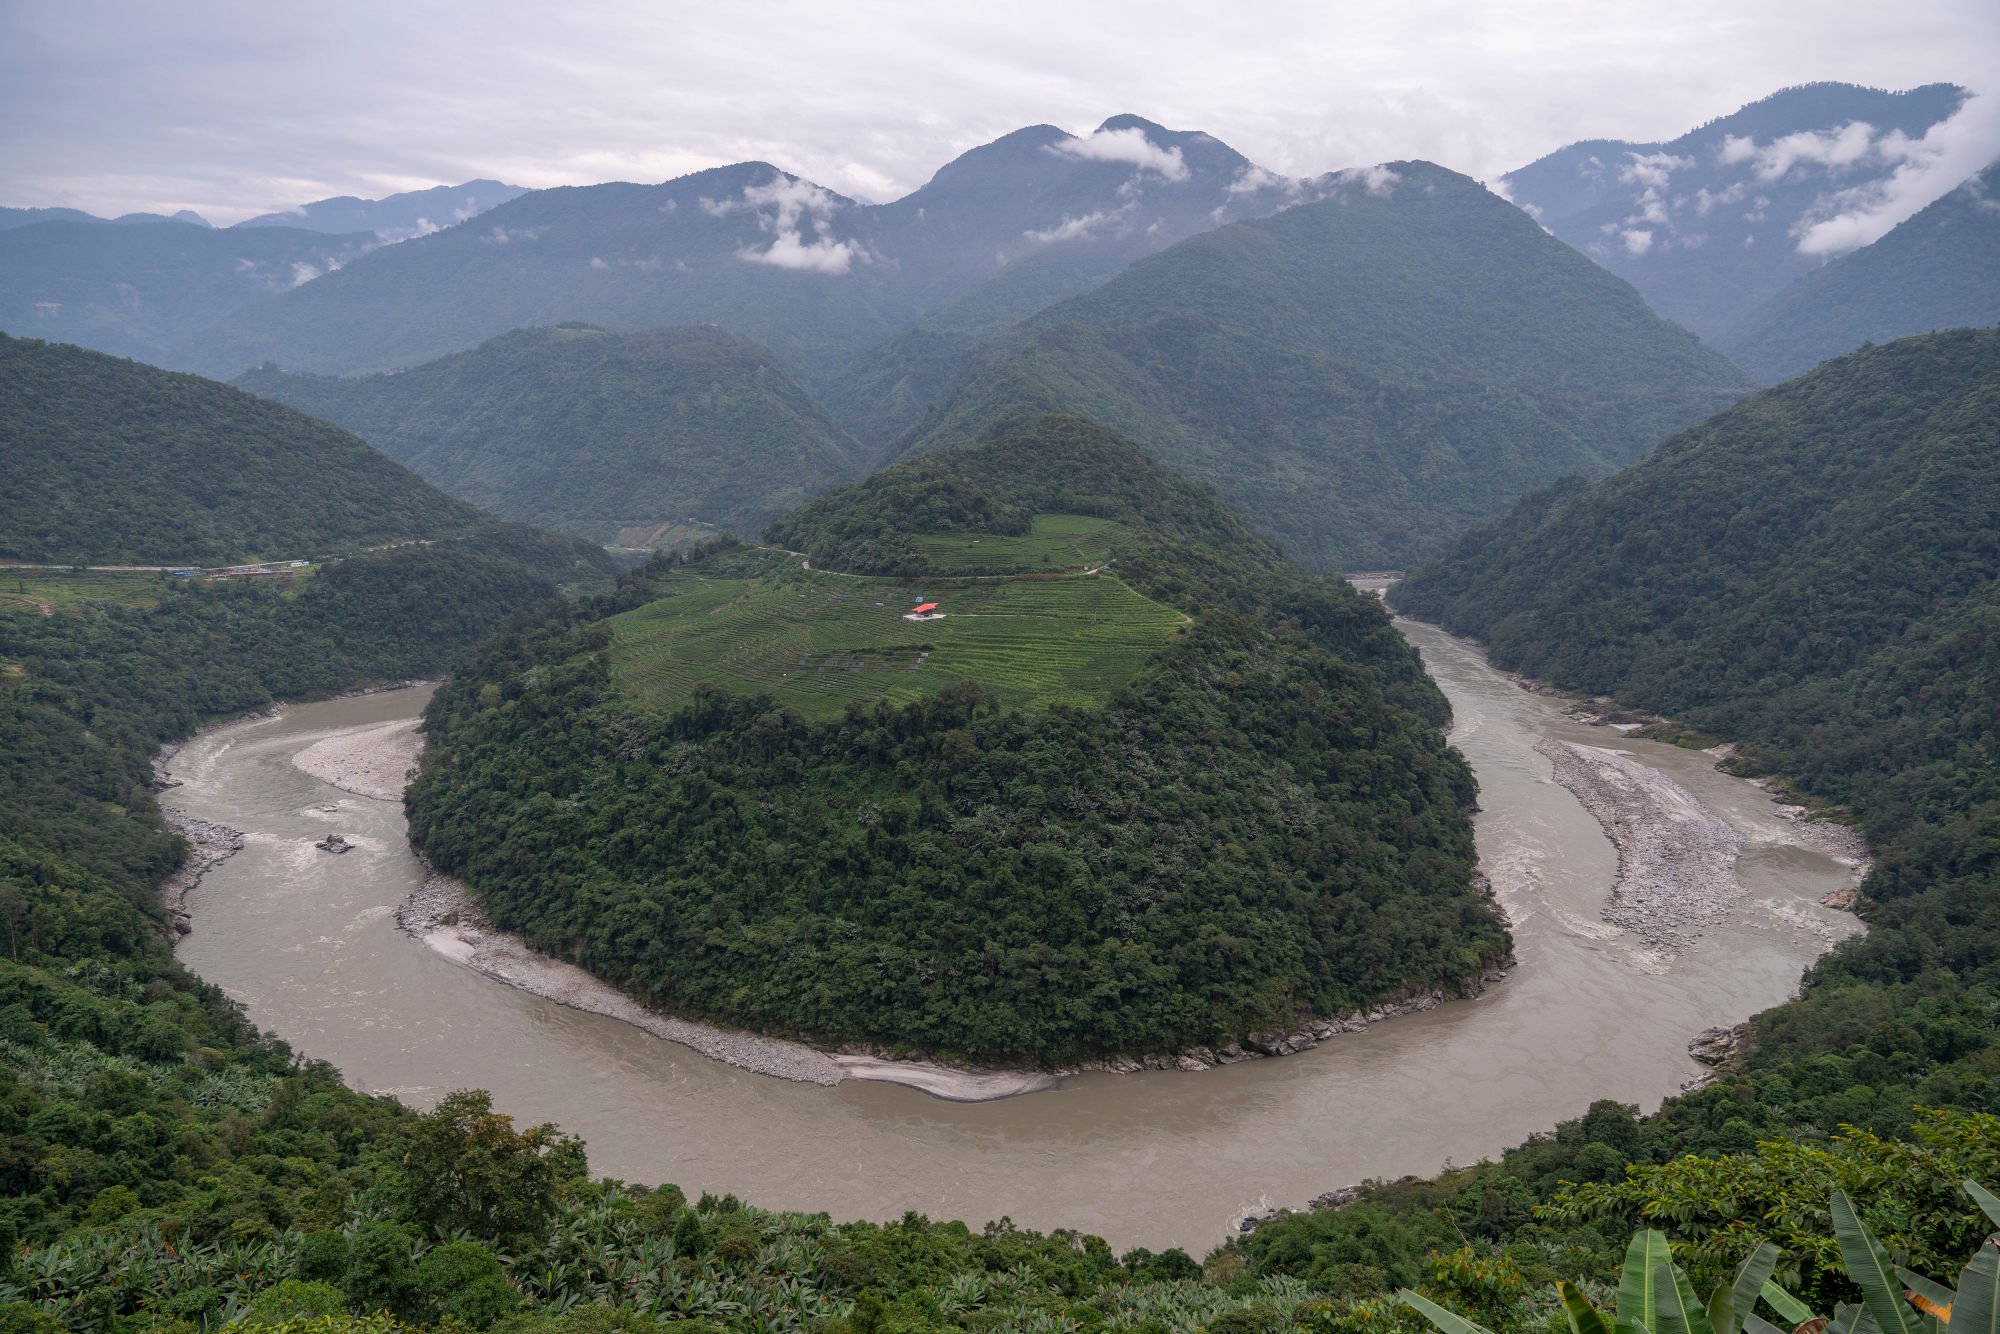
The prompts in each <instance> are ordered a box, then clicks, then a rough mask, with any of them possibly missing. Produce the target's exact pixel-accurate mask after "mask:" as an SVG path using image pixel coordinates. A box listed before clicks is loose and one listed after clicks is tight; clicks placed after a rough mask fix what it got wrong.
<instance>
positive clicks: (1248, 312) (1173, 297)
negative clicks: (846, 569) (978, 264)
mask: <svg viewBox="0 0 2000 1334" xmlns="http://www.w3.org/2000/svg"><path fill="white" fill-rule="evenodd" d="M1387 171H1388V172H1389V173H1391V176H1385V177H1378V178H1377V180H1378V188H1376V189H1370V188H1368V187H1367V186H1366V185H1365V184H1364V183H1363V182H1362V181H1361V180H1360V179H1351V180H1342V179H1339V178H1330V179H1329V182H1328V183H1327V184H1326V185H1325V187H1324V188H1326V189H1327V190H1328V191H1329V197H1328V198H1325V199H1323V200H1321V201H1320V202H1317V203H1312V204H1306V205H1302V206H1300V207H1297V208H1293V209H1290V210H1287V211H1286V212H1284V213H1280V214H1278V215H1276V216H1275V217H1271V218H1266V219H1262V220H1259V221H1253V222H1243V223H1237V224H1234V225H1231V226H1227V227H1223V228H1219V229H1217V230H1215V231H1212V232H1208V233H1206V234H1204V235H1201V236H1197V237H1195V238H1193V239H1191V240H1187V241H1183V242H1181V243H1180V244H1179V245H1176V246H1174V247H1172V248H1170V249H1168V250H1166V251H1164V252H1163V253H1161V254H1159V255H1157V256H1154V257H1152V258H1150V259H1146V260H1142V261H1141V262H1139V263H1136V264H1134V265H1133V266H1132V267H1131V268H1130V269H1128V270H1127V271H1126V272H1125V273H1123V274H1122V275H1120V276H1119V277H1117V278H1116V279H1113V280H1112V281H1111V282H1108V283H1106V284H1105V285H1104V286H1102V287H1100V288H1098V289H1097V290H1096V291H1093V292H1091V293H1088V294H1086V295H1084V296H1080V297H1077V298H1074V299H1072V300H1070V301H1066V302H1063V303H1062V304H1060V305H1057V306H1054V307H1051V308H1050V309H1048V310H1046V311H1043V312H1042V313H1041V314H1039V315H1037V316H1035V317H1034V318H1033V319H1031V320H1029V321H1027V322H1026V323H1025V324H1023V325H1022V326H1020V328H1019V329H1018V330H1016V331H1015V332H1014V333H1012V334H1010V335H1009V336H1007V337H1006V338H1003V339H1002V340H1000V341H999V342H998V343H997V344H995V345H994V346H993V347H992V348H990V349H988V350H987V351H986V352H984V353H982V354H981V355H980V357H979V358H978V362H979V364H978V365H976V366H975V369H974V370H973V371H972V372H971V373H970V374H969V375H968V377H967V378H966V380H965V381H964V382H963V383H962V384H961V385H960V386H959V387H958V388H957V389H956V390H955V391H954V392H953V393H952V394H951V395H950V396H948V397H947V398H946V399H945V400H944V402H943V403H941V404H940V405H939V406H938V407H937V408H936V409H934V410H933V411H932V412H931V413H930V414H929V415H928V416H927V417H925V418H924V420H923V421H922V422H920V423H919V424H918V425H917V426H916V427H914V428H913V429H912V431H911V432H910V434H909V436H908V437H907V438H906V440H905V441H904V443H903V445H902V447H901V448H902V450H903V452H904V453H905V454H906V455H907V454H915V453H922V452H926V451H930V450H934V449H940V448H949V447H958V446H962V445H965V444H968V443H971V442H973V441H976V440H978V439H981V438H983V437H984V436H985V435H986V434H987V433H989V432H990V431H991V430H993V429H994V428H995V427H996V426H997V425H1001V424H1004V423H1006V422H1007V421H1009V420H1012V418H1013V416H1014V415H1015V414H1018V413H1021V412H1023V411H1049V410H1061V411H1073V412H1078V413H1081V414H1084V415H1087V416H1090V417H1092V418H1094V419H1097V420H1100V421H1103V422H1104V423H1106V424H1107V425H1109V426H1111V427H1113V428H1114V429H1116V430H1118V431H1120V432H1121V433H1123V434H1125V435H1126V436H1128V437H1129V438H1131V439H1132V440H1134V441H1135V442H1137V443H1138V444H1139V445H1140V446H1141V447H1143V448H1144V449H1146V450H1147V451H1148V452H1149V453H1151V454H1152V455H1153V456H1154V457H1156V458H1158V459H1160V460H1161V461H1162V462H1164V463H1166V464H1167V465H1168V466H1170V467H1172V468H1174V469H1175V470H1176V471H1179V472H1181V473H1183V474H1185V475H1187V476H1189V477H1192V478H1195V479H1196V480H1199V481H1204V482H1207V483H1209V484H1210V485H1212V486H1214V487H1215V489H1216V490H1217V491H1218V492H1219V493H1220V494H1221V495H1222V496H1224V497H1225V498H1226V499H1228V500H1230V501H1231V502H1232V503H1234V504H1235V505H1236V506H1237V507H1238V508H1239V509H1241V510H1242V511H1243V513H1244V514H1245V515H1246V516H1248V517H1249V518H1250V519H1251V521H1252V522H1253V523H1254V524H1255V525H1256V526H1257V527H1258V528H1259V529H1261V530H1262V531H1264V532H1266V533H1268V534H1270V535H1272V536H1275V537H1276V538H1277V539H1278V540H1279V541H1280V542H1282V543H1283V544H1284V546H1285V547H1286V549H1287V550H1288V551H1290V552H1292V553H1293V554H1294V555H1295V556H1297V557H1298V558H1299V559H1300V560H1302V561H1304V562H1305V563H1307V564H1308V565H1311V566H1314V567H1317V568H1322V569H1357V568H1384V567H1395V566H1400V565H1402V564H1404V563H1405V562H1407V561H1410V560H1412V559H1414V558H1416V557H1419V556H1421V555H1424V554H1426V553H1428V552H1431V551H1434V550H1436V549H1437V548H1438V547H1439V545H1441V544H1442V543H1443V542H1444V541H1445V540H1446V539H1447V538H1448V537H1449V536H1451V535H1452V534H1454V533H1456V532H1458V531H1461V530H1462V529H1463V528H1464V527H1465V526H1466V525H1467V524H1469V523H1472V522H1476V521H1480V520H1484V519H1488V518H1491V517H1493V516H1494V515H1496V514H1498V513H1499V512H1500V511H1501V510H1502V509H1503V508H1504V507H1505V506H1506V505H1507V504H1508V503H1510V502H1511V501H1512V500H1513V499H1515V498H1517V497H1518V496H1520V495H1521V494H1522V493H1524V492H1525V491H1527V490H1530V489H1532V488H1533V487H1536V486H1540V485H1545V484H1547V483H1548V482H1551V481H1553V480H1555V479H1556V478H1558V477H1561V476H1564V475H1566V474H1569V473H1575V472H1587V473H1602V472H1606V471H1609V470H1610V469H1611V468H1613V467H1616V466H1618V465H1620V464H1623V463H1626V462H1629V461H1630V460H1632V459H1634V458H1636V457H1638V456H1639V455H1640V454H1641V453H1643V452H1644V451H1645V450H1646V449H1647V448H1649V447H1650V446H1651V445H1652V444H1653V443H1654V442H1655V441H1657V440H1658V439H1659V438H1660V437H1662V436H1664V435H1665V434H1667V433H1668V432H1670V431H1672V430H1674V429H1677V428H1679V427H1682V426H1686V425H1688V424H1690V423H1692V422H1695V421H1699V420H1700V419H1702V418H1703V417H1706V416H1707V415H1709V414H1710V413H1711V412H1713V411H1715V410H1716V409H1717V408H1719V407H1722V406H1723V405H1725V404H1727V403H1729V402H1731V401H1733V400H1734V399H1735V398H1736V397H1737V396H1739V395H1740V394H1741V393H1742V392H1743V391H1744V390H1745V389H1746V388H1747V383H1748V382H1747V380H1746V379H1745V377H1744V376H1743V375H1742V373H1741V372H1739V371H1738V370H1737V369H1736V368H1735V367H1733V366H1731V365H1730V364H1729V363H1728V362H1726V361H1724V360H1723V359H1722V358H1720V357H1719V356H1717V355H1715V354H1714V353H1712V352H1710V351H1708V350H1707V349H1706V348H1704V347H1702V346H1701V344H1700V343H1699V342H1697V341H1696V340H1695V339H1694V337H1693V336H1692V335H1690V334H1688V333H1687V332H1685V331H1684V330H1680V329H1677V328H1675V327H1673V326H1671V325H1669V324H1666V323H1665V322H1663V321H1661V320H1660V319H1659V318H1658V317H1656V316H1655V315H1653V314H1652V312H1651V311H1649V310H1648V309H1647V308H1646V305H1645V303H1644V301H1642V300H1641V299H1640V298H1639V295H1638V293H1636V292H1634V291H1633V290H1632V289H1631V288H1630V287H1628V286H1627V285H1626V284H1625V283H1623V282H1621V281H1620V280H1618V279H1617V278H1615V277H1613V276H1611V275H1610V274H1608V273H1606V272H1605V271H1604V270H1602V269H1600V268H1598V267H1597V266H1596V265H1594V264H1592V263H1590V262H1589V261H1588V260H1586V259H1584V258H1583V257H1582V256H1580V255H1578V254H1577V253H1576V252H1575V251H1572V250H1570V249H1569V248H1568V247H1567V246H1565V245H1563V244H1562V243H1560V242H1558V241H1556V240H1554V239H1553V238H1552V237H1549V236H1548V235H1546V234H1545V233H1544V232H1542V230H1541V229H1540V228H1539V227H1537V226H1535V224H1534V223H1533V222H1532V221H1530V220H1529V219H1528V218H1527V217H1525V216H1524V215H1523V214H1522V213H1521V212H1520V211H1519V210H1518V209H1515V208H1513V207H1511V206H1509V205H1508V204H1507V203H1505V202H1504V201H1503V200H1501V199H1499V198H1497V197H1496V196H1493V195H1491V194H1489V193H1487V192H1486V190H1485V189H1483V188H1482V187H1481V186H1479V185H1478V184H1477V183H1476V182H1474V181H1471V180H1468V179H1466V178H1465V177H1462V176H1459V175H1457V174H1455V173H1452V172H1448V171H1445V170H1444V169H1442V168H1439V167H1435V166H1432V165H1430V164H1428V163H1421V162H1418V163H1396V164H1392V166H1391V167H1389V168H1388V169H1387ZM1391 177H1393V179H1391Z"/></svg>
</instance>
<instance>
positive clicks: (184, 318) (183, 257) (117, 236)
mask: <svg viewBox="0 0 2000 1334" xmlns="http://www.w3.org/2000/svg"><path fill="white" fill-rule="evenodd" d="M374 244H375V238H374V237H373V236H370V235H358V236H329V235H326V234H324V233H321V232H306V231H298V230H295V229H293V228H279V227H270V228H259V229H256V230H252V231H242V232H239V231H235V230H233V229H232V230H228V231H217V230H214V229H212V228H210V227H208V226H207V225H206V224H204V225H202V226H199V227H197V226H192V225H187V224H182V223H170V222H166V221H164V220H162V221H161V222H159V223H158V224H157V225H153V226H132V227H117V226H106V225H104V224H102V223H96V222H43V223H37V224H35V225H33V226H27V227H16V228H13V229H11V230H0V331H4V332H7V333H13V334H20V335H25V336H31V337H35V338H47V339H55V340H59V341H62V342H67V343H78V344H81V345H83V346H85V347H94V348H97V349H98V350H100V351H103V352H112V353H116V354H117V355H119V356H125V357H138V358H140V359H142V360H145V361H151V362H156V363H158V362H163V361H170V360H172V358H171V355H170V354H169V352H168V348H170V347H171V346H172V345H174V344H175V343H177V342H178V341H180V340H181V339H183V338H186V337H188V336H189V335H190V334H193V333H194V332H196V331H197V330H199V329H202V328H204V327H206V326H207V325H209V324H210V323H212V322H213V321H215V320H216V319H218V318H220V317H222V316H224V315H226V314H228V313H229V312H230V311H233V310H237V309H240V308H242V307H244V306H247V305H250V304H252V303H254V302H256V301H259V300H261V299H263V298H265V297H268V296H271V295H272V294H273V293H277V292H283V291H285V290H287V289H289V288H292V287H295V286H297V285H298V284H299V283H301V282H305V281H309V280H310V279H311V278H313V277H315V276H317V275H318V274H320V273H323V272H325V271H326V270H328V269H329V268H333V267H336V266H338V265H340V264H343V263H346V262H347V261H349V260H351V259H354V258H355V257H356V256H358V255H360V254H362V253H364V252H365V251H366V250H367V249H368V248H369V247H371V246H373V245H374Z"/></svg>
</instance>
